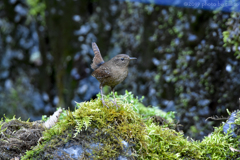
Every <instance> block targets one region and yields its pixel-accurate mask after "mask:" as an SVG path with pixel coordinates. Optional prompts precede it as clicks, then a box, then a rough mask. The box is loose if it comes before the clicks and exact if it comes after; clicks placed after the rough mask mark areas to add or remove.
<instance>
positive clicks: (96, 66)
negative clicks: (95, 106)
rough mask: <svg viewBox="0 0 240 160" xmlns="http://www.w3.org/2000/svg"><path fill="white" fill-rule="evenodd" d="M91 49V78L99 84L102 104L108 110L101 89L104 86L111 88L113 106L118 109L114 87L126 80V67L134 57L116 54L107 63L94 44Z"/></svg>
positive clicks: (93, 43)
mask: <svg viewBox="0 0 240 160" xmlns="http://www.w3.org/2000/svg"><path fill="white" fill-rule="evenodd" d="M92 49H93V52H94V57H93V62H92V64H91V68H92V69H93V70H94V71H93V72H92V76H93V77H95V78H96V79H97V80H98V81H99V82H100V85H99V88H100V91H101V96H102V104H103V106H106V107H107V108H109V107H108V106H107V105H106V103H105V101H104V99H103V91H102V88H103V87H104V86H109V87H111V91H112V92H113V97H114V104H115V106H116V108H118V105H117V102H116V98H115V94H114V91H115V90H114V87H115V86H116V85H118V84H119V83H121V82H122V81H123V80H125V79H126V77H127V75H128V65H129V62H130V61H131V60H135V59H137V58H135V57H129V56H128V55H126V54H118V55H116V56H115V57H113V58H112V59H110V60H109V61H107V62H104V60H103V58H102V55H101V53H100V50H99V48H98V46H97V44H96V43H95V42H92Z"/></svg>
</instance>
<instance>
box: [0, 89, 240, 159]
mask: <svg viewBox="0 0 240 160" xmlns="http://www.w3.org/2000/svg"><path fill="white" fill-rule="evenodd" d="M116 97H117V104H118V105H119V107H118V109H116V106H114V103H113V102H112V99H111V98H109V95H108V96H106V97H105V101H106V103H107V105H108V106H111V107H109V108H107V107H103V106H102V102H101V99H100V98H99V95H98V98H97V99H95V100H91V101H89V102H82V103H77V105H76V109H75V111H73V112H71V111H68V110H64V111H63V113H62V114H61V116H60V119H59V122H58V123H57V124H56V125H55V126H53V127H52V128H51V129H46V130H45V131H44V132H43V137H42V138H41V139H40V140H39V143H38V145H36V146H33V147H32V148H31V150H29V151H27V152H26V154H25V155H24V156H22V157H21V159H23V160H24V159H226V158H227V159H236V158H239V157H240V154H239V152H237V150H238V146H239V141H238V138H232V137H231V136H230V135H229V134H224V133H223V132H222V130H223V129H222V128H223V127H222V126H220V127H218V128H215V131H214V132H213V133H212V134H211V135H209V136H207V137H205V138H204V139H203V140H202V141H194V140H192V139H190V138H185V137H184V136H183V134H182V133H181V132H177V131H176V130H174V129H171V128H172V127H173V126H174V125H175V124H174V120H173V116H174V113H164V112H161V111H160V110H158V109H157V108H144V106H143V105H142V104H141V103H140V100H139V99H138V98H134V97H133V95H132V94H131V93H128V92H126V94H125V95H123V96H117V95H116ZM10 122H11V121H10ZM13 122H14V121H13ZM159 122H163V123H159ZM5 123H6V122H5ZM1 124H3V121H2V123H1ZM1 126H4V125H1ZM175 126H176V125H175ZM4 128H5V127H2V129H1V130H0V133H1V134H5V132H6V129H4ZM1 141H2V139H1ZM1 141H0V142H1ZM234 149H235V150H234ZM23 154H24V153H23ZM23 154H22V155H23Z"/></svg>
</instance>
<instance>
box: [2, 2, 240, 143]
mask: <svg viewBox="0 0 240 160" xmlns="http://www.w3.org/2000/svg"><path fill="white" fill-rule="evenodd" d="M239 41H240V39H239V13H236V12H232V13H227V12H221V11H205V10H199V9H189V8H177V7H173V6H160V5H155V4H143V3H138V2H124V1H116V0H105V1H100V0H81V1H80V0H3V1H0V61H1V63H0V108H1V110H0V115H1V116H3V114H5V115H6V116H7V117H8V116H9V117H11V116H12V115H16V116H17V117H19V116H20V117H22V119H23V120H26V119H28V118H29V117H30V118H31V120H37V119H41V116H42V114H47V115H49V114H52V113H53V112H54V111H55V108H56V106H62V107H65V108H68V107H70V108H71V109H73V108H74V106H75V101H77V102H81V101H87V100H90V99H91V98H95V97H96V94H97V93H98V92H99V88H98V87H99V82H98V81H97V80H96V79H95V78H93V77H92V76H91V72H92V70H91V69H90V64H91V62H92V58H93V55H94V54H93V51H92V49H91V42H96V43H97V44H98V47H99V48H100V51H101V53H102V56H103V57H104V59H105V60H108V59H110V58H112V57H113V56H115V55H117V54H121V53H122V54H128V55H130V56H134V57H137V58H138V60H137V61H135V62H134V63H131V64H130V70H129V75H128V77H127V79H126V80H125V81H124V82H123V83H122V84H120V85H118V86H117V87H116V91H117V92H118V94H124V93H125V90H126V89H127V90H129V91H131V92H133V94H134V95H136V96H140V97H141V96H145V99H144V100H143V103H144V105H146V106H158V107H159V108H161V109H162V110H164V111H176V117H177V120H178V121H179V122H180V123H181V124H182V126H183V127H182V129H183V131H184V133H185V135H186V136H191V137H193V138H196V139H201V138H202V137H203V136H206V135H207V134H209V133H210V132H212V130H213V127H212V126H213V125H215V126H216V125H219V123H220V122H216V121H205V119H206V118H208V117H209V116H213V115H218V116H227V114H226V108H228V109H229V110H230V111H232V110H235V109H237V108H238V98H239V93H240V88H239V86H240V81H239V79H240V68H239V65H240V63H239V60H238V58H239V57H240V52H239V51H240V47H239V46H240V43H239ZM234 53H235V54H234ZM109 91H110V90H109V88H105V93H108V92H109Z"/></svg>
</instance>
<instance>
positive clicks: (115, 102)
mask: <svg viewBox="0 0 240 160" xmlns="http://www.w3.org/2000/svg"><path fill="white" fill-rule="evenodd" d="M111 89H112V92H113V97H114V104H115V106H116V108H117V109H118V107H119V106H118V105H117V101H116V98H115V93H114V88H111Z"/></svg>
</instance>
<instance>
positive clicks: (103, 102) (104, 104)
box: [99, 84, 109, 108]
mask: <svg viewBox="0 0 240 160" xmlns="http://www.w3.org/2000/svg"><path fill="white" fill-rule="evenodd" d="M99 88H100V90H101V95H102V104H103V106H106V107H107V108H109V107H108V106H107V105H106V103H105V101H104V99H103V92H102V85H101V84H100V86H99Z"/></svg>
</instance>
